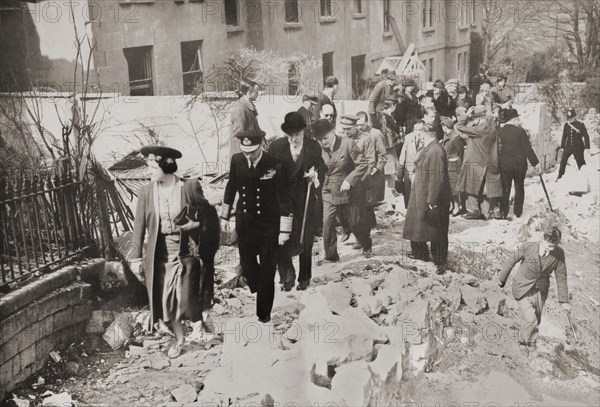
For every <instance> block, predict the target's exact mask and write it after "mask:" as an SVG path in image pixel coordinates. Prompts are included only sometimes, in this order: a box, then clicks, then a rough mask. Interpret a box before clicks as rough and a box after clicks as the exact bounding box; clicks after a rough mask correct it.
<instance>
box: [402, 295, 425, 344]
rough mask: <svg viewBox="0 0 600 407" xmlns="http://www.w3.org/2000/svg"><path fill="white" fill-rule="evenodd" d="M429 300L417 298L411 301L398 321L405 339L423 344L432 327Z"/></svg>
mask: <svg viewBox="0 0 600 407" xmlns="http://www.w3.org/2000/svg"><path fill="white" fill-rule="evenodd" d="M429 308H430V307H429V302H428V301H426V300H423V299H417V300H415V301H414V302H412V303H410V304H409V305H408V306H407V307H406V308H405V309H404V310H403V311H402V314H401V315H400V317H399V319H398V320H397V321H396V325H397V326H401V327H402V332H403V339H404V340H405V341H406V342H409V343H413V344H421V343H423V341H424V340H425V336H426V335H427V332H428V331H429V329H430V323H429Z"/></svg>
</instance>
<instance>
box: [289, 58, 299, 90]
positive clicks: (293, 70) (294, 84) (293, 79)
mask: <svg viewBox="0 0 600 407" xmlns="http://www.w3.org/2000/svg"><path fill="white" fill-rule="evenodd" d="M297 94H298V67H297V66H296V64H295V63H293V62H292V63H291V64H290V67H289V68H288V95H291V96H294V95H297Z"/></svg>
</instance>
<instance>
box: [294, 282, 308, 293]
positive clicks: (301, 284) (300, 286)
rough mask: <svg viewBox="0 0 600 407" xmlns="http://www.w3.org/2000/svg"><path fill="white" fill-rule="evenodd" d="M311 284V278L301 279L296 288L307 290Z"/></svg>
mask: <svg viewBox="0 0 600 407" xmlns="http://www.w3.org/2000/svg"><path fill="white" fill-rule="evenodd" d="M309 285H310V280H306V281H300V282H299V283H298V285H297V286H296V290H298V291H305V290H306V289H307V288H308V286H309Z"/></svg>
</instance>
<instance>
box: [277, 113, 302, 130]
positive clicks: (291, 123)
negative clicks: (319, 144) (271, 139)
mask: <svg viewBox="0 0 600 407" xmlns="http://www.w3.org/2000/svg"><path fill="white" fill-rule="evenodd" d="M305 128H306V121H305V120H304V117H303V116H302V115H301V114H300V113H298V112H290V113H288V114H286V115H285V118H284V119H283V124H282V125H281V131H283V132H284V133H285V134H293V133H298V132H299V131H301V130H304V129H305Z"/></svg>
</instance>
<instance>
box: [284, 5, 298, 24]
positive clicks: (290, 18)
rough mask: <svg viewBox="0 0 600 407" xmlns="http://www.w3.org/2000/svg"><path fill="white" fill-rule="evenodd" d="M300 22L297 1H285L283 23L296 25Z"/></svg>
mask: <svg viewBox="0 0 600 407" xmlns="http://www.w3.org/2000/svg"><path fill="white" fill-rule="evenodd" d="M298 21H300V12H299V10H298V0H285V22H286V23H297V22H298Z"/></svg>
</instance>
